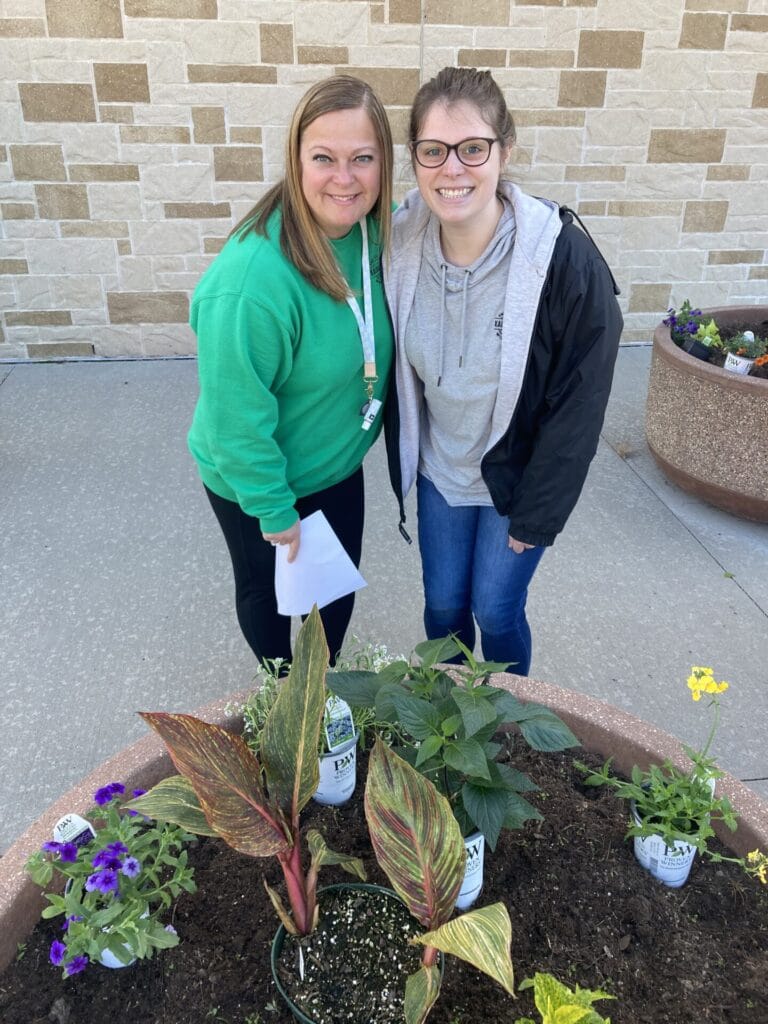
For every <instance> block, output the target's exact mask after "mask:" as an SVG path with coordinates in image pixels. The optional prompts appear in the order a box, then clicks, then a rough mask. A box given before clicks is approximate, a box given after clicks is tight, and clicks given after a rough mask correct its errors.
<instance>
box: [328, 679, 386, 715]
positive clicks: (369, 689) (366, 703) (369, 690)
mask: <svg viewBox="0 0 768 1024" xmlns="http://www.w3.org/2000/svg"><path fill="white" fill-rule="evenodd" d="M325 685H326V686H327V687H328V689H329V690H330V691H331V693H335V694H336V696H337V697H341V699H342V700H345V701H346V702H347V704H349V706H350V707H351V708H372V707H375V706H376V694H377V693H378V692H379V690H380V689H381V685H382V680H381V677H380V676H379V675H378V674H377V673H376V672H364V671H349V672H329V673H328V674H327V675H326V677H325Z"/></svg>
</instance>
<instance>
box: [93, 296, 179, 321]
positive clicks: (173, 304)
mask: <svg viewBox="0 0 768 1024" xmlns="http://www.w3.org/2000/svg"><path fill="white" fill-rule="evenodd" d="M107 308H108V310H109V322H110V323H111V324H182V323H186V322H187V320H188V319H189V298H188V296H187V294H186V292H107Z"/></svg>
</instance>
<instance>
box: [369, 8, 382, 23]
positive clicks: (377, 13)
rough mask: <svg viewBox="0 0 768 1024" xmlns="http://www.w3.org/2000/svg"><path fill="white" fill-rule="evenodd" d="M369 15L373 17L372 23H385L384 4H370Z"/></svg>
mask: <svg viewBox="0 0 768 1024" xmlns="http://www.w3.org/2000/svg"><path fill="white" fill-rule="evenodd" d="M368 17H369V18H370V19H371V24H372V25H381V24H383V23H384V4H374V3H369V4H368Z"/></svg>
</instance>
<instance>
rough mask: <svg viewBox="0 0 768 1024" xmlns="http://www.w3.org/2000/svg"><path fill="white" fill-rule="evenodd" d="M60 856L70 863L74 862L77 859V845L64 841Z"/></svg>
mask: <svg viewBox="0 0 768 1024" xmlns="http://www.w3.org/2000/svg"><path fill="white" fill-rule="evenodd" d="M59 857H60V858H61V860H63V861H65V862H66V863H68V864H74V863H75V861H76V860H77V846H76V845H75V844H74V843H62V844H61V849H60V850H59Z"/></svg>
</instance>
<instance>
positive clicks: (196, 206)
mask: <svg viewBox="0 0 768 1024" xmlns="http://www.w3.org/2000/svg"><path fill="white" fill-rule="evenodd" d="M163 207H164V209H165V216H166V217H192V218H194V219H195V220H202V219H204V218H206V217H231V216H232V210H231V209H230V206H229V203H163Z"/></svg>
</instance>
